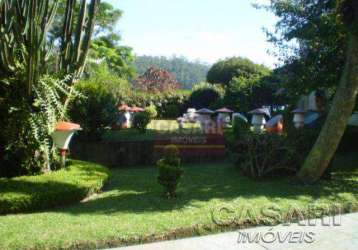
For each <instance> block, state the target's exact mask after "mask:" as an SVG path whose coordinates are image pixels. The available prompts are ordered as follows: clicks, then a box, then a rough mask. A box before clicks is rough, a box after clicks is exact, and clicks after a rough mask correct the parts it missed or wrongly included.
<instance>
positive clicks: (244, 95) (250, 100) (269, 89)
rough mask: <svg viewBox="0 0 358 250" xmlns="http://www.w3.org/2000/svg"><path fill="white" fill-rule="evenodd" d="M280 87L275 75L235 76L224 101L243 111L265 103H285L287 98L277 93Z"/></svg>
mask: <svg viewBox="0 0 358 250" xmlns="http://www.w3.org/2000/svg"><path fill="white" fill-rule="evenodd" d="M279 87H280V85H279V81H278V80H277V78H276V77H275V76H273V75H266V76H252V77H249V78H245V77H242V76H240V77H234V78H233V79H232V80H231V81H230V83H229V86H228V87H227V89H226V91H225V96H224V103H225V105H226V106H228V107H230V108H232V109H236V110H240V111H242V112H248V111H250V110H252V109H255V108H258V107H262V106H263V105H268V106H270V105H273V104H274V105H279V104H282V105H285V104H286V100H285V98H283V97H280V96H278V95H276V92H277V91H278V89H279Z"/></svg>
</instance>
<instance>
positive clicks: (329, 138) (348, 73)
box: [298, 32, 358, 183]
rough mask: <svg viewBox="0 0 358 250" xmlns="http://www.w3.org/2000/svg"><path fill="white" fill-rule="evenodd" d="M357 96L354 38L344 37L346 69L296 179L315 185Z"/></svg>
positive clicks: (357, 60)
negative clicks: (315, 139)
mask: <svg viewBox="0 0 358 250" xmlns="http://www.w3.org/2000/svg"><path fill="white" fill-rule="evenodd" d="M357 92H358V35H357V33H356V32H350V33H349V35H348V51H347V58H346V65H345V68H344V71H343V74H342V77H341V80H340V84H339V86H338V89H337V92H336V94H335V97H334V100H333V103H332V107H331V110H330V111H329V114H328V117H327V120H326V123H325V124H324V126H323V128H322V131H321V133H320V135H319V137H318V139H317V141H316V143H315V145H314V146H313V148H312V150H311V152H310V153H309V155H308V157H307V158H306V160H305V162H304V164H303V166H302V168H301V170H300V172H299V173H298V177H299V179H300V180H301V181H303V182H305V183H313V182H315V181H317V180H318V179H319V178H320V177H321V176H322V175H323V173H324V171H325V170H326V169H327V167H328V165H329V163H330V162H331V160H332V158H333V156H334V154H335V152H336V150H337V147H338V145H339V143H340V141H341V139H342V136H343V134H344V131H345V129H346V126H347V123H348V120H349V118H350V116H351V114H352V112H353V109H354V106H355V101H356V97H357Z"/></svg>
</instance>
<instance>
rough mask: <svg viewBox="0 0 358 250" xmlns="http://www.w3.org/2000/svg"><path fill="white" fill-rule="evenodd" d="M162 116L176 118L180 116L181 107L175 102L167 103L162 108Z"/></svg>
mask: <svg viewBox="0 0 358 250" xmlns="http://www.w3.org/2000/svg"><path fill="white" fill-rule="evenodd" d="M164 116H165V118H170V119H173V118H178V117H179V116H181V109H180V107H178V105H176V104H169V105H167V106H166V107H165V108H164Z"/></svg>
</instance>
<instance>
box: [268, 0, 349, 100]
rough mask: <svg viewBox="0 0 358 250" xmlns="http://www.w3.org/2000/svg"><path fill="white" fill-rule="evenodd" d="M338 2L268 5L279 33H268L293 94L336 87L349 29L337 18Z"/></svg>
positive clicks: (276, 2)
mask: <svg viewBox="0 0 358 250" xmlns="http://www.w3.org/2000/svg"><path fill="white" fill-rule="evenodd" d="M339 2H341V1H340V0H323V1H315V0H305V1H282V0H275V1H271V4H270V5H269V6H268V7H265V8H266V9H268V10H270V11H272V12H273V13H274V14H275V15H276V16H277V17H278V21H277V23H276V29H275V30H276V33H271V32H267V34H268V38H269V39H270V41H271V42H272V43H273V44H275V45H276V47H277V48H278V49H279V52H280V53H279V55H280V57H281V58H280V59H281V60H282V61H284V63H285V65H284V66H283V67H282V68H281V69H280V71H281V73H282V75H283V79H284V83H285V88H286V89H287V90H288V91H289V93H290V94H291V95H292V96H298V95H300V94H303V93H309V92H310V91H313V90H317V89H320V88H325V89H332V90H335V88H336V86H337V84H338V82H339V77H340V76H341V73H342V71H343V66H344V62H345V55H346V51H347V48H346V39H347V30H346V29H345V27H344V25H343V23H342V21H341V19H340V18H337V17H339V13H338V12H337V8H336V7H337V6H339V4H338V3H339ZM303 6H304V7H303ZM292 44H294V45H297V46H292Z"/></svg>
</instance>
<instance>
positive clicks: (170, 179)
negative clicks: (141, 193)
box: [157, 145, 184, 198]
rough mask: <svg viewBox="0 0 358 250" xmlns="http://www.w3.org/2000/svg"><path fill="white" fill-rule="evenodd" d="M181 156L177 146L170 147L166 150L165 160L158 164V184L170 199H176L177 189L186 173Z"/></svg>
mask: <svg viewBox="0 0 358 250" xmlns="http://www.w3.org/2000/svg"><path fill="white" fill-rule="evenodd" d="M179 154H180V152H179V149H178V148H177V147H176V146H175V145H168V146H166V147H165V149H164V156H163V158H162V159H160V160H159V161H158V162H157V167H158V171H159V176H158V182H159V184H160V185H162V186H163V187H164V189H165V195H166V196H167V197H168V198H174V197H176V189H177V187H178V184H179V181H180V179H181V177H182V175H183V172H184V171H183V169H182V168H181V160H180V157H179Z"/></svg>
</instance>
